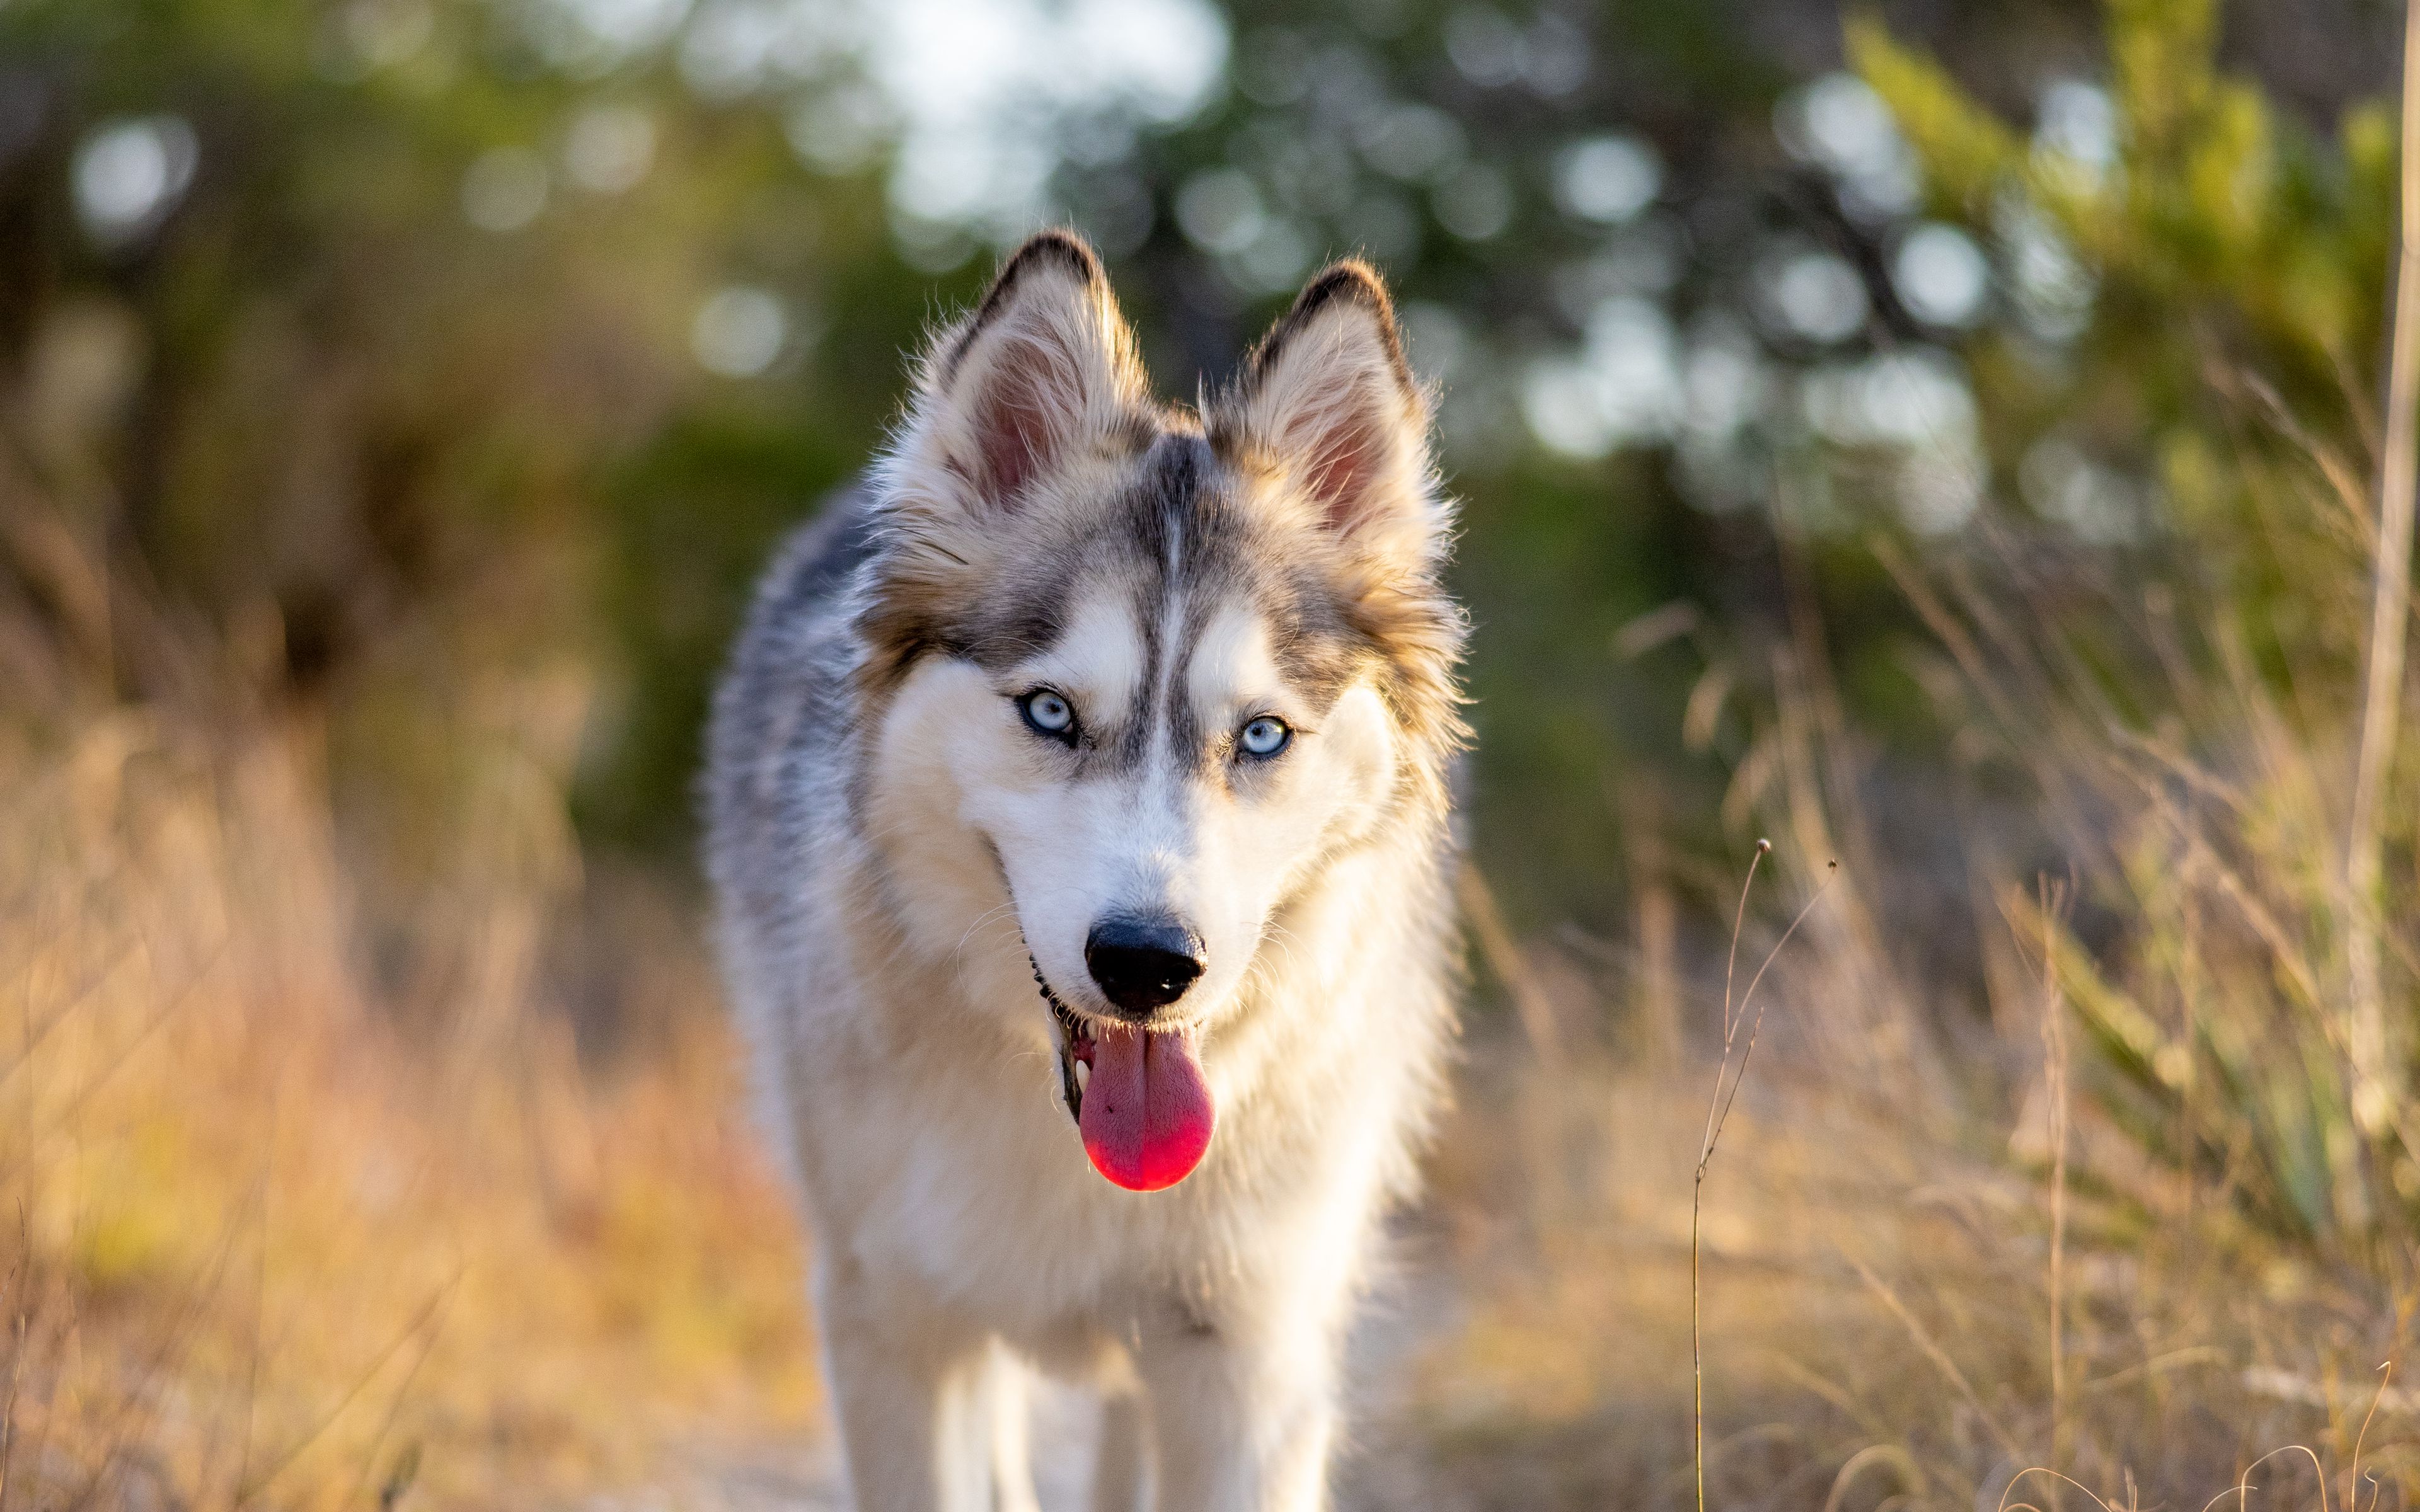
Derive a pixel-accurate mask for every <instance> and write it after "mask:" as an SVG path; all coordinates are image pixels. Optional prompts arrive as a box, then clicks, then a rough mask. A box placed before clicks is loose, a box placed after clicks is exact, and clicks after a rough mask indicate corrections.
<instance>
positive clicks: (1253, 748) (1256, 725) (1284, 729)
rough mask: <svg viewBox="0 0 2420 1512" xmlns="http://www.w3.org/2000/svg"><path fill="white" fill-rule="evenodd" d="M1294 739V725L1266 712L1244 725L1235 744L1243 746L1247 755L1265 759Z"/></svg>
mask: <svg viewBox="0 0 2420 1512" xmlns="http://www.w3.org/2000/svg"><path fill="white" fill-rule="evenodd" d="M1293 740H1294V727H1293V726H1292V725H1289V724H1287V723H1286V722H1285V721H1284V720H1283V719H1280V718H1279V717H1277V716H1276V715H1274V714H1264V715H1262V716H1261V717H1259V718H1257V719H1255V720H1253V721H1252V722H1251V723H1249V724H1248V725H1246V726H1244V730H1243V733H1241V734H1239V735H1237V736H1236V737H1235V744H1236V745H1238V746H1240V747H1242V748H1243V751H1244V754H1245V755H1247V756H1253V757H1258V758H1260V759H1262V760H1264V761H1265V760H1267V759H1268V758H1269V757H1271V756H1274V755H1276V754H1277V753H1278V752H1280V751H1281V750H1283V749H1285V748H1286V747H1287V746H1288V745H1289V744H1291V743H1292V742H1293Z"/></svg>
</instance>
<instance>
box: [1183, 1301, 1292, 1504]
mask: <svg viewBox="0 0 2420 1512" xmlns="http://www.w3.org/2000/svg"><path fill="white" fill-rule="evenodd" d="M1336 1338H1337V1330H1336V1328H1335V1327H1334V1326H1333V1325H1332V1324H1331V1323H1329V1322H1328V1321H1327V1320H1326V1319H1316V1318H1312V1317H1307V1316H1305V1311H1304V1310H1303V1309H1298V1308H1287V1309H1280V1310H1275V1311H1272V1312H1268V1313H1255V1314H1249V1315H1245V1316H1237V1317H1221V1318H1218V1319H1216V1320H1213V1319H1210V1318H1209V1317H1207V1316H1205V1315H1204V1314H1203V1313H1202V1312H1198V1311H1195V1310H1193V1309H1189V1308H1187V1309H1180V1310H1179V1312H1178V1315H1177V1317H1176V1318H1174V1319H1172V1320H1171V1322H1170V1323H1169V1325H1168V1326H1167V1327H1166V1328H1164V1329H1161V1330H1153V1331H1150V1332H1147V1333H1146V1335H1145V1336H1144V1338H1143V1339H1142V1341H1141V1343H1142V1348H1141V1350H1140V1358H1139V1359H1138V1362H1137V1363H1138V1365H1140V1370H1141V1374H1142V1377H1143V1381H1144V1386H1145V1389H1146V1391H1147V1393H1148V1395H1149V1397H1150V1404H1151V1407H1150V1415H1151V1423H1152V1436H1153V1440H1154V1443H1155V1444H1156V1447H1157V1449H1158V1455H1157V1465H1156V1471H1157V1476H1158V1488H1159V1489H1158V1495H1157V1496H1156V1504H1157V1507H1158V1512H1321V1509H1322V1508H1324V1507H1326V1504H1327V1454H1328V1447H1329V1443H1330V1441H1331V1440H1332V1439H1333V1437H1334V1435H1335V1425H1336Z"/></svg>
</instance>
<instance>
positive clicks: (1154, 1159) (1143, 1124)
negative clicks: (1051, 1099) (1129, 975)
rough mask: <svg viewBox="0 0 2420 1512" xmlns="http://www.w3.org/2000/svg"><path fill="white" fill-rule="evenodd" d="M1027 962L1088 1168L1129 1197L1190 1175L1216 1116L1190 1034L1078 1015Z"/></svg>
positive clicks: (1028, 955) (1028, 959)
mask: <svg viewBox="0 0 2420 1512" xmlns="http://www.w3.org/2000/svg"><path fill="white" fill-rule="evenodd" d="M1026 962H1027V964H1030V965H1032V967H1033V984H1034V985H1035V986H1036V987H1038V988H1040V989H1041V990H1042V1000H1043V1001H1044V1002H1045V1003H1047V1004H1048V1005H1050V1019H1051V1022H1052V1023H1053V1024H1055V1025H1057V1026H1058V1028H1059V1095H1060V1096H1061V1098H1062V1099H1063V1100H1064V1101H1065V1103H1066V1104H1067V1115H1068V1117H1070V1118H1072V1119H1075V1120H1076V1128H1077V1131H1078V1134H1081V1135H1082V1136H1083V1140H1084V1153H1085V1154H1086V1155H1087V1156H1089V1157H1091V1159H1092V1162H1093V1168H1094V1170H1096V1171H1099V1172H1100V1173H1101V1175H1102V1176H1104V1177H1106V1178H1108V1179H1109V1180H1110V1181H1111V1182H1113V1183H1114V1184H1116V1185H1118V1186H1122V1187H1125V1189H1126V1190H1127V1191H1129V1192H1157V1191H1159V1190H1161V1189H1162V1188H1164V1187H1171V1186H1174V1185H1175V1184H1176V1183H1177V1182H1179V1181H1182V1180H1185V1179H1186V1178H1187V1176H1190V1175H1191V1174H1193V1168H1194V1167H1195V1166H1197V1165H1201V1164H1202V1155H1203V1154H1205V1153H1206V1152H1207V1151H1208V1150H1209V1149H1210V1134H1211V1131H1212V1129H1213V1127H1214V1126H1215V1125H1216V1123H1217V1118H1218V1116H1217V1112H1216V1110H1215V1109H1214V1108H1213V1106H1212V1105H1211V1101H1210V1088H1209V1085H1208V1083H1206V1082H1205V1081H1204V1080H1203V1079H1202V1063H1201V1061H1200V1059H1199V1058H1197V1057H1196V1055H1195V1051H1194V1044H1193V1037H1192V1035H1191V1034H1189V1033H1188V1032H1187V1031H1185V1030H1182V1029H1145V1028H1140V1027H1138V1026H1134V1025H1130V1024H1110V1023H1103V1022H1100V1021H1097V1020H1094V1019H1092V1018H1089V1017H1087V1016H1085V1015H1082V1014H1079V1013H1078V1012H1077V1011H1075V1010H1074V1009H1071V1008H1069V1007H1068V1006H1067V1005H1066V1003H1065V1002H1064V1001H1063V1000H1062V999H1061V997H1060V996H1059V995H1058V994H1057V993H1055V992H1052V991H1051V990H1050V980H1049V979H1048V978H1047V977H1045V976H1044V975H1043V974H1042V967H1041V965H1040V964H1039V963H1037V962H1035V961H1034V960H1033V957H1032V951H1030V950H1029V951H1028V952H1027V953H1026Z"/></svg>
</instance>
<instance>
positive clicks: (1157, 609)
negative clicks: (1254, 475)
mask: <svg viewBox="0 0 2420 1512" xmlns="http://www.w3.org/2000/svg"><path fill="white" fill-rule="evenodd" d="M1216 466H1217V463H1216V461H1215V459H1214V458H1213V457H1212V456H1211V455H1210V446H1209V443H1208V442H1206V441H1204V440H1202V438H1201V437H1200V436H1198V435H1194V434H1192V433H1190V432H1186V431H1171V432H1168V433H1167V434H1164V435H1162V436H1161V437H1160V438H1159V440H1157V441H1156V442H1155V443H1154V444H1153V446H1152V449H1151V452H1150V455H1147V456H1146V457H1144V459H1143V474H1142V477H1141V478H1140V480H1138V482H1137V484H1136V486H1135V487H1134V489H1133V491H1132V492H1131V494H1130V495H1129V496H1128V498H1127V501H1126V508H1127V512H1128V522H1129V528H1130V529H1131V530H1132V532H1133V540H1134V542H1135V543H1136V547H1137V554H1138V555H1139V556H1140V557H1141V558H1143V561H1142V562H1140V563H1138V564H1139V565H1140V566H1141V567H1142V568H1143V571H1142V572H1141V573H1140V574H1139V575H1138V577H1137V581H1136V587H1135V606H1134V608H1135V622H1136V624H1137V625H1139V626H1140V629H1141V631H1142V646H1143V656H1142V666H1143V672H1142V686H1141V688H1140V692H1141V694H1142V697H1141V699H1140V702H1139V703H1138V706H1137V708H1136V710H1135V714H1136V717H1135V718H1134V719H1133V721H1132V722H1131V724H1130V725H1129V727H1128V731H1127V736H1126V749H1125V756H1126V758H1127V759H1128V760H1130V761H1140V760H1141V759H1142V757H1143V753H1144V752H1145V751H1146V750H1148V749H1149V748H1150V744H1151V733H1152V731H1153V729H1154V728H1155V727H1156V726H1157V725H1158V724H1159V723H1160V722H1161V721H1162V720H1163V719H1164V718H1168V717H1171V715H1173V716H1175V717H1177V718H1178V719H1180V720H1182V718H1183V716H1184V711H1185V700H1184V698H1183V697H1182V693H1181V681H1180V680H1181V679H1182V677H1183V675H1184V668H1183V662H1184V659H1185V655H1186V652H1187V650H1188V649H1189V647H1190V645H1191V643H1192V640H1193V636H1192V627H1191V626H1190V625H1187V626H1184V627H1182V628H1181V629H1180V631H1179V634H1178V638H1177V642H1176V644H1175V645H1173V646H1171V645H1169V644H1168V643H1167V629H1168V608H1169V605H1170V604H1171V602H1173V601H1174V600H1175V598H1176V596H1177V595H1179V594H1183V593H1185V592H1186V590H1187V587H1188V586H1189V585H1190V584H1191V583H1193V582H1195V581H1196V580H1198V579H1199V576H1200V573H1201V569H1202V566H1203V565H1204V564H1206V563H1207V561H1208V558H1209V555H1210V550H1209V547H1210V543H1209V540H1208V538H1207V536H1206V535H1205V532H1204V531H1203V529H1202V527H1203V524H1204V522H1205V518H1206V508H1205V506H1206V505H1207V502H1208V501H1209V500H1210V499H1211V498H1212V497H1214V493H1215V491H1214V490H1213V489H1212V488H1211V486H1210V485H1211V482H1212V476H1213V469H1214V468H1215V467H1216ZM1171 661H1173V662H1174V663H1175V668H1174V672H1175V676H1174V677H1173V678H1171V675H1170V673H1171ZM1171 700H1172V702H1173V704H1174V707H1173V709H1171V707H1170V704H1171ZM1175 735H1176V748H1177V749H1179V750H1183V749H1185V748H1186V744H1185V733H1184V729H1183V726H1182V724H1181V723H1180V725H1179V727H1178V728H1177V730H1176V731H1175Z"/></svg>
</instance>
